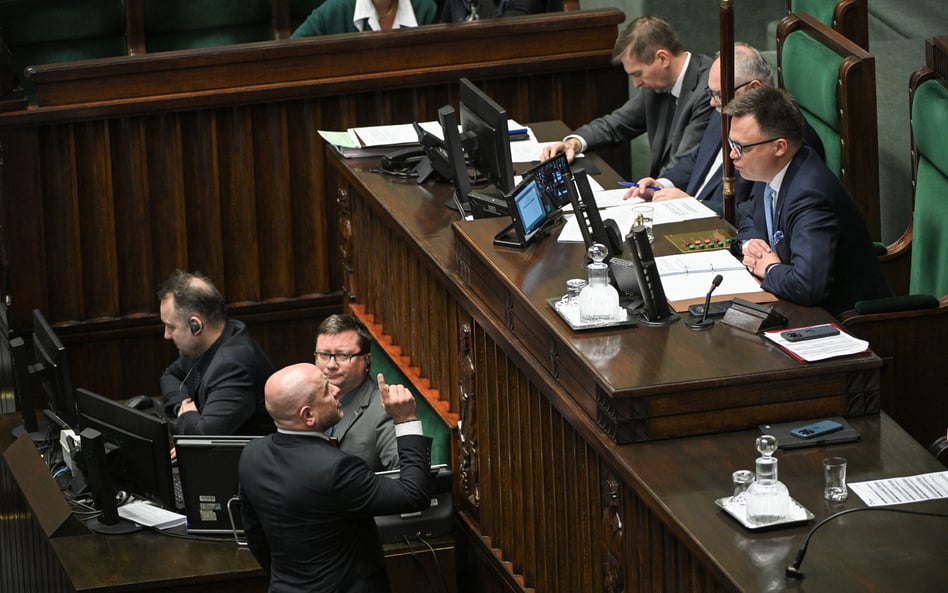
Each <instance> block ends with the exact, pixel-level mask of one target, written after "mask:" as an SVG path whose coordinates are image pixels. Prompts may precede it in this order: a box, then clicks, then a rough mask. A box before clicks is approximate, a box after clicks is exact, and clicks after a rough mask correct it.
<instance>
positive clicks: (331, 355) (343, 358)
mask: <svg viewBox="0 0 948 593" xmlns="http://www.w3.org/2000/svg"><path fill="white" fill-rule="evenodd" d="M366 354H368V353H367V352H356V353H354V354H349V353H347V352H313V356H314V357H316V362H329V361H330V359H335V360H336V363H338V364H349V362H350V361H351V360H352V359H353V358H355V357H356V356H365V355H366Z"/></svg>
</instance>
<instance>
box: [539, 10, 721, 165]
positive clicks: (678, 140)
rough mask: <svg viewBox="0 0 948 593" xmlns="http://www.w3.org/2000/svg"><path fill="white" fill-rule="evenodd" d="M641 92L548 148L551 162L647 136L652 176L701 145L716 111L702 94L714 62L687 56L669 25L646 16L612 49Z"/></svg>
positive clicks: (632, 24)
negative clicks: (555, 159) (709, 68)
mask: <svg viewBox="0 0 948 593" xmlns="http://www.w3.org/2000/svg"><path fill="white" fill-rule="evenodd" d="M612 59H613V62H614V63H621V64H622V67H623V68H624V69H625V71H626V73H627V74H628V75H629V76H631V77H632V84H633V85H635V86H636V87H637V88H640V89H641V91H640V92H639V93H637V94H636V95H635V96H634V97H632V98H631V99H629V101H627V102H626V103H625V104H624V105H623V106H622V107H619V108H618V109H616V110H615V111H613V112H612V113H610V114H608V115H604V116H602V117H599V118H596V119H594V120H593V121H591V122H589V123H588V124H586V125H584V126H581V127H580V128H579V129H577V130H576V131H575V132H573V133H572V134H570V135H569V136H567V137H566V138H564V139H563V141H562V142H553V143H551V144H548V145H546V146H544V148H543V152H542V153H541V155H540V158H541V159H542V160H547V159H549V158H550V157H553V156H555V155H556V154H558V153H561V152H564V153H566V158H567V159H568V160H569V161H570V162H572V161H573V157H575V156H576V154H578V153H580V152H583V151H585V150H595V149H596V148H597V147H599V146H606V145H609V144H617V143H619V142H623V141H629V140H632V139H633V138H636V137H638V136H641V135H642V134H646V133H647V134H648V142H649V149H650V150H651V160H650V163H649V175H652V176H656V175H658V172H659V171H661V170H662V169H664V168H665V167H667V166H669V165H671V164H674V163H675V161H677V160H678V158H680V157H681V155H683V154H686V153H688V152H690V151H691V150H692V149H693V148H695V147H696V146H698V143H699V142H700V141H701V136H702V134H704V129H705V127H707V125H708V118H709V117H710V116H711V112H712V111H713V109H712V108H711V105H710V104H708V101H707V100H706V99H705V95H704V93H703V92H702V91H703V90H704V88H705V86H707V83H708V67H709V66H710V65H711V58H709V57H707V56H703V55H698V54H692V53H690V52H686V51H685V50H684V48H683V47H682V45H681V41H679V39H678V34H677V33H675V31H674V29H672V27H671V25H670V24H668V23H667V22H665V21H664V20H662V19H659V18H656V17H651V16H643V17H639V18H637V19H635V20H633V21H632V22H630V23H629V24H628V26H626V28H625V30H623V32H622V34H620V35H619V38H618V39H617V40H616V44H615V48H614V49H613V51H612Z"/></svg>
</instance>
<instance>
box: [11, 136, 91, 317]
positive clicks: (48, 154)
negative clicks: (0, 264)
mask: <svg viewBox="0 0 948 593" xmlns="http://www.w3.org/2000/svg"><path fill="white" fill-rule="evenodd" d="M39 159H40V162H41V163H43V174H42V179H37V180H36V183H37V187H40V188H41V189H40V192H41V196H38V197H40V201H39V203H38V205H39V215H40V216H41V217H42V220H43V231H42V233H41V234H40V235H38V236H37V239H38V238H39V237H42V241H43V243H44V245H45V249H44V253H43V258H44V259H43V261H37V262H35V263H36V265H37V267H36V268H34V269H33V270H31V271H30V273H32V274H35V273H42V272H41V271H45V273H46V277H47V281H48V285H47V286H46V292H47V294H46V295H45V298H44V299H43V301H45V304H46V307H45V310H44V311H43V313H44V314H46V316H47V317H48V318H49V319H50V320H81V319H84V318H85V305H84V303H83V298H84V296H85V295H84V292H83V282H82V280H83V278H82V256H83V251H82V248H83V245H82V229H81V226H82V215H81V213H80V204H79V193H78V192H79V188H78V183H79V180H78V176H79V172H78V167H77V165H76V159H77V157H76V138H75V129H74V128H73V127H72V126H68V125H67V126H48V127H44V128H43V129H41V130H40V154H39ZM51 171H56V174H55V175H52V174H50V172H51ZM90 230H91V229H90ZM20 269H21V270H22V268H20ZM23 280H25V279H23ZM29 306H30V307H31V308H32V307H35V306H36V305H34V304H33V303H29Z"/></svg>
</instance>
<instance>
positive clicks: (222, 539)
mask: <svg viewBox="0 0 948 593" xmlns="http://www.w3.org/2000/svg"><path fill="white" fill-rule="evenodd" d="M148 530H149V531H153V532H155V533H157V534H159V535H164V536H167V537H173V538H175V539H187V540H194V541H199V542H216V543H219V544H233V543H234V538H232V537H230V536H224V535H222V536H219V537H214V536H210V535H192V534H189V533H175V532H173V531H168V530H164V529H158V528H156V527H148ZM238 549H245V548H243V547H242V546H238Z"/></svg>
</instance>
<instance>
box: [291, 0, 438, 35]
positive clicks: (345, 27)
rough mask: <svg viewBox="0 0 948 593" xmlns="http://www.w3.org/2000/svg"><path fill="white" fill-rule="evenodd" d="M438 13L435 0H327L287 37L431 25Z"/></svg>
mask: <svg viewBox="0 0 948 593" xmlns="http://www.w3.org/2000/svg"><path fill="white" fill-rule="evenodd" d="M437 16H438V7H437V5H436V4H435V3H434V0H326V1H325V2H323V3H322V4H320V5H319V6H318V7H317V8H316V9H315V10H313V12H312V13H310V15H309V16H308V17H306V20H305V21H303V23H302V24H301V25H300V26H299V27H297V28H296V30H295V31H293V35H291V36H290V38H291V39H299V38H301V37H314V36H317V35H333V34H335V33H359V32H362V31H389V30H392V29H403V28H412V27H417V26H419V25H430V24H432V23H433V22H435V20H436V19H437Z"/></svg>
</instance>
